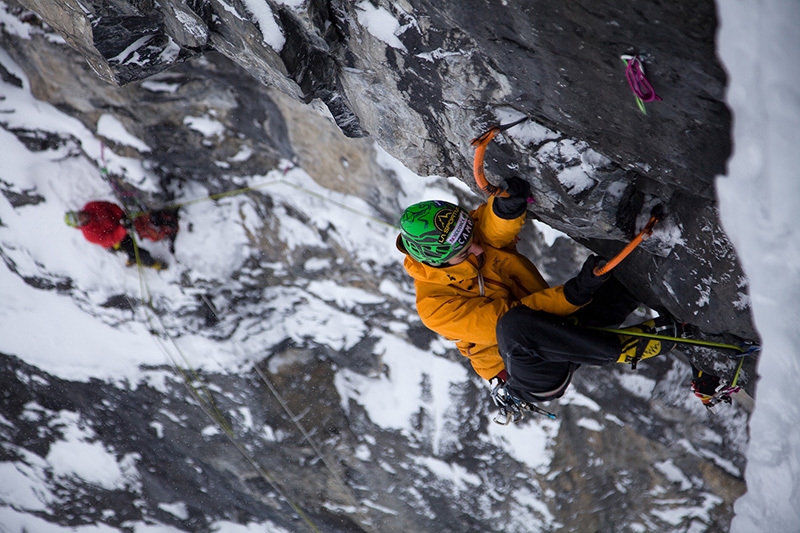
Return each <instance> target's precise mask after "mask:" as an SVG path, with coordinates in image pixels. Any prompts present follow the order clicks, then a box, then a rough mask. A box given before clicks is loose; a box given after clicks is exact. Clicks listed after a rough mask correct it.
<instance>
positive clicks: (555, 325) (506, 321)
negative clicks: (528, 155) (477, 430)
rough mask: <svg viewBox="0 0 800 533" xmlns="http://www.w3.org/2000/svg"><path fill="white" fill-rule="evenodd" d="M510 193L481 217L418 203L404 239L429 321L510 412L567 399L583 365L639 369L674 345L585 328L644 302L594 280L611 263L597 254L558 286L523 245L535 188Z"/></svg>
mask: <svg viewBox="0 0 800 533" xmlns="http://www.w3.org/2000/svg"><path fill="white" fill-rule="evenodd" d="M505 189H506V191H507V193H508V196H507V197H501V196H491V197H490V198H489V200H488V201H487V202H486V203H484V204H482V205H480V206H479V207H478V208H477V209H475V210H474V211H472V212H467V211H466V210H465V209H463V208H461V207H459V206H456V205H453V204H451V203H448V202H442V201H425V202H420V203H417V204H414V205H412V206H410V207H408V208H407V209H406V210H405V212H404V213H403V215H402V218H401V220H400V235H399V236H398V238H397V247H398V249H399V250H400V251H401V252H403V253H404V254H405V255H406V257H405V260H404V267H405V269H406V271H407V272H408V274H409V275H410V276H411V277H412V278H413V279H414V284H415V290H416V303H417V311H418V313H419V315H420V318H421V319H422V322H423V323H424V324H425V325H426V326H427V327H428V328H430V329H432V330H433V331H435V332H437V333H439V334H440V335H442V336H444V337H446V338H447V339H449V340H453V341H455V342H456V347H457V348H458V350H459V351H460V352H461V354H462V355H464V356H466V357H468V358H469V360H470V363H471V364H472V367H473V369H474V370H475V371H476V372H477V373H478V375H480V376H481V377H482V378H484V379H486V380H488V381H489V382H490V383H491V384H492V387H493V389H492V398H493V400H494V401H495V403H497V404H498V406H499V407H500V409H501V412H503V411H505V409H504V408H505V407H509V405H510V402H511V403H513V402H516V404H517V405H518V404H519V401H520V400H521V401H523V402H527V403H530V402H536V401H549V400H553V399H556V398H560V397H561V396H562V395H563V394H564V392H565V391H566V389H567V387H568V385H569V383H570V381H571V378H572V374H573V372H574V371H575V370H576V369H577V368H578V367H579V366H580V365H582V364H588V365H603V364H606V363H610V362H613V361H615V362H618V363H631V362H634V363H635V362H636V361H638V360H639V359H646V358H649V357H653V356H656V355H660V354H663V353H666V352H668V351H670V350H671V349H672V348H673V346H674V344H673V343H670V342H662V341H660V340H656V339H647V338H637V337H630V336H624V335H617V334H614V333H607V332H602V331H594V330H590V329H585V328H583V327H581V326H612V325H613V326H618V325H620V324H622V323H623V322H624V320H625V319H626V317H627V316H628V315H629V314H630V313H631V312H632V311H633V310H635V309H636V308H637V307H638V305H639V304H638V302H637V301H636V300H635V298H634V297H633V296H632V295H631V294H630V292H629V291H628V290H627V289H625V287H624V286H623V285H622V284H621V283H619V281H617V280H616V279H615V278H614V277H613V275H612V274H611V273H608V274H605V275H604V276H602V277H598V276H595V275H594V272H593V270H594V269H595V267H596V266H599V265H602V264H604V261H603V260H601V259H600V258H599V257H597V256H594V255H592V256H590V257H589V258H588V259H587V260H586V262H585V263H584V264H583V267H582V268H581V271H580V273H579V274H578V275H577V276H575V277H574V278H572V279H570V280H569V281H567V282H566V283H565V284H564V285H560V286H557V287H549V286H548V284H547V282H545V280H544V278H543V277H542V276H541V274H540V273H539V271H538V270H537V269H536V267H535V266H534V265H533V263H532V262H531V261H530V260H528V259H527V258H526V257H525V256H523V255H521V254H520V253H519V252H517V250H516V246H515V243H516V241H517V234H518V232H519V231H520V230H521V229H522V226H523V224H524V222H525V216H526V212H527V198H528V196H529V195H530V184H529V183H528V182H526V181H525V180H523V179H521V178H518V177H512V178H510V179H508V180H507V182H506V187H505ZM578 324H580V325H578ZM627 330H628V331H630V330H633V331H644V332H649V333H656V334H659V335H669V336H674V335H675V334H676V333H677V326H676V324H675V323H674V321H673V320H672V319H671V318H670V317H658V318H656V319H655V320H648V321H646V322H644V323H642V324H639V325H637V326H632V327H631V328H627Z"/></svg>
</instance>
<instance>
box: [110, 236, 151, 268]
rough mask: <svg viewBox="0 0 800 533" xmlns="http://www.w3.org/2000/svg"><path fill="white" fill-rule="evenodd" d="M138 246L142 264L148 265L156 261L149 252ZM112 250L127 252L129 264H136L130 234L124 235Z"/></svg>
mask: <svg viewBox="0 0 800 533" xmlns="http://www.w3.org/2000/svg"><path fill="white" fill-rule="evenodd" d="M138 248H139V261H140V262H141V263H142V266H146V267H150V266H153V265H154V264H155V263H156V260H155V259H154V258H153V256H152V255H150V252H148V251H147V250H145V249H144V248H142V247H141V246H139V247H138ZM113 250H114V251H120V250H121V251H123V252H125V253H126V254H128V262H129V263H130V264H133V265H135V264H136V246H135V245H134V243H133V239H131V236H130V235H125V238H124V239H122V241H120V243H119V245H118V246H117V247H116V248H115V249H113Z"/></svg>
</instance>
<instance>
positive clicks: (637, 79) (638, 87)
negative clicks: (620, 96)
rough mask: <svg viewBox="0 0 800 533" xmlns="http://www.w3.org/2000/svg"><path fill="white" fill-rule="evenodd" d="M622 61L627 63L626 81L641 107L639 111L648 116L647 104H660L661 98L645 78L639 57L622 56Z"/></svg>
mask: <svg viewBox="0 0 800 533" xmlns="http://www.w3.org/2000/svg"><path fill="white" fill-rule="evenodd" d="M620 59H622V61H623V63H625V79H627V80H628V85H629V86H630V88H631V91H633V96H634V98H636V105H637V106H638V107H639V111H641V112H642V113H644V114H645V115H646V114H647V110H646V109H645V107H644V104H645V102H653V101H659V102H660V101H661V97H660V96H658V95H657V94H656V92H655V90H654V89H653V86H652V85H650V82H649V81H647V78H645V77H644V68H643V67H642V61H641V60H640V59H639V56H638V55H634V56H632V55H623V56H620Z"/></svg>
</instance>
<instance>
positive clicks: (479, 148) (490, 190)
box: [470, 117, 528, 198]
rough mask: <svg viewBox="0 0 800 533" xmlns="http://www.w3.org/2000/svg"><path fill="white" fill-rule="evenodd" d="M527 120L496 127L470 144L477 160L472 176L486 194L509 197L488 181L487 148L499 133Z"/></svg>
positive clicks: (473, 162)
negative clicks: (485, 160)
mask: <svg viewBox="0 0 800 533" xmlns="http://www.w3.org/2000/svg"><path fill="white" fill-rule="evenodd" d="M526 120H528V117H522V118H521V119H519V120H517V121H514V122H511V123H509V124H501V125H499V126H494V127H493V128H490V129H489V130H487V131H486V132H484V133H482V134H481V135H479V136H477V137H475V138H474V139H472V141H471V142H470V144H471V145H472V146H474V147H475V159H473V161H472V175H473V176H474V177H475V183H476V184H477V185H478V187H480V189H481V190H482V191H483V192H485V193H486V194H488V195H490V196H500V197H503V198H505V197H507V196H508V193H507V192H506V191H503V190H501V189H500V187H497V186H496V185H492V184H491V183H489V180H487V179H486V173H485V172H484V171H483V160H484V158H485V157H486V147H487V146H489V143H490V142H491V141H492V139H494V136H495V135H497V134H498V133H499V132H501V131H505V130H507V129H508V128H511V127H513V126H516V125H517V124H521V123H522V122H525V121H526Z"/></svg>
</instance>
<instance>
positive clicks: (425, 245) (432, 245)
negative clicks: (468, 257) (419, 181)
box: [400, 200, 475, 266]
mask: <svg viewBox="0 0 800 533" xmlns="http://www.w3.org/2000/svg"><path fill="white" fill-rule="evenodd" d="M474 227H475V221H474V220H473V219H472V215H470V214H469V213H468V212H467V211H466V210H465V209H462V208H461V207H458V206H457V205H453V204H451V203H449V202H442V201H438V200H428V201H426V202H420V203H418V204H414V205H412V206H410V207H408V208H407V209H406V210H405V211H404V212H403V216H402V218H401V219H400V239H401V240H402V242H403V246H404V247H405V249H406V251H407V252H408V255H410V256H411V257H413V258H414V259H416V260H417V261H420V262H422V263H427V264H429V265H432V266H441V265H443V264H445V263H447V261H448V260H450V259H451V258H452V257H454V256H456V255H458V253H459V252H460V251H461V250H462V249H463V248H464V246H465V245H466V244H467V243H468V242H469V238H470V237H471V236H472V230H473V228H474Z"/></svg>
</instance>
